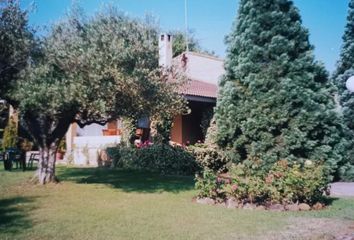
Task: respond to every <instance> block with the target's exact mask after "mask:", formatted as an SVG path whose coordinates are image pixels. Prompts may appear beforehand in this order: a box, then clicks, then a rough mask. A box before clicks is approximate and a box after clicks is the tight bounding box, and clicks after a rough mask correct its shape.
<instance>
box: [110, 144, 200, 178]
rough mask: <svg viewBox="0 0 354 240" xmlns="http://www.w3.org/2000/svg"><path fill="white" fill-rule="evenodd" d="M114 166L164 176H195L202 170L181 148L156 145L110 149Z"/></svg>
mask: <svg viewBox="0 0 354 240" xmlns="http://www.w3.org/2000/svg"><path fill="white" fill-rule="evenodd" d="M107 152H108V154H109V155H110V156H111V158H112V160H113V166H114V167H119V168H126V169H142V170H148V171H156V172H159V173H162V174H177V175H193V174H195V172H197V171H198V170H199V169H200V168H199V166H198V164H197V162H196V161H195V159H194V157H193V156H192V155H191V154H190V153H189V152H187V151H186V150H185V149H183V148H181V147H172V146H170V145H167V144H161V145H158V144H155V145H151V146H147V147H142V148H132V147H123V146H118V147H115V148H108V149H107Z"/></svg>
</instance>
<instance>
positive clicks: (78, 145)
mask: <svg viewBox="0 0 354 240" xmlns="http://www.w3.org/2000/svg"><path fill="white" fill-rule="evenodd" d="M119 143H120V136H85V137H84V136H82V137H74V145H73V149H72V153H71V154H72V156H66V159H67V161H71V162H72V163H73V164H75V165H81V166H83V165H84V166H98V165H99V162H100V161H101V160H102V159H101V157H102V154H101V151H102V150H104V149H106V148H107V147H111V146H116V145H117V144H119ZM68 158H72V159H70V160H69V159H68ZM103 160H104V159H103Z"/></svg>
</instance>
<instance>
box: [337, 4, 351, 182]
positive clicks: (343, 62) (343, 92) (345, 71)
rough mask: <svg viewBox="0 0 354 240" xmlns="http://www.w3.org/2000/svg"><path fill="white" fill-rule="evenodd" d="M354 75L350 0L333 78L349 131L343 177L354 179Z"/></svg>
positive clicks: (342, 171) (342, 170) (342, 169)
mask: <svg viewBox="0 0 354 240" xmlns="http://www.w3.org/2000/svg"><path fill="white" fill-rule="evenodd" d="M351 76H354V1H353V0H351V1H350V2H349V10H348V17H347V24H346V27H345V33H344V35H343V46H342V50H341V53H340V59H339V61H338V63H337V69H336V70H335V72H334V74H333V76H332V79H333V82H334V83H335V85H336V86H337V88H338V93H339V102H340V104H341V107H342V108H341V110H342V113H343V118H344V121H345V124H346V126H347V127H348V128H349V130H348V131H347V135H346V139H347V141H348V142H350V144H349V145H348V149H347V157H348V158H349V162H348V163H344V166H342V168H341V178H342V179H345V180H354V175H353V173H354V158H353V151H352V149H353V145H354V142H353V136H354V121H353V117H354V97H353V93H351V92H350V91H349V90H348V89H347V88H346V86H345V83H346V81H347V79H348V78H349V77H351Z"/></svg>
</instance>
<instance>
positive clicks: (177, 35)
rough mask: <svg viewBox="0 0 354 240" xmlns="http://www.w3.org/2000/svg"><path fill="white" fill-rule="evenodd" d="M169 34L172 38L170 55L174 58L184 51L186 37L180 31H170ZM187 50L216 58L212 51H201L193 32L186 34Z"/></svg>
mask: <svg viewBox="0 0 354 240" xmlns="http://www.w3.org/2000/svg"><path fill="white" fill-rule="evenodd" d="M169 34H171V35H172V37H173V42H172V53H173V57H176V56H178V55H180V54H182V53H183V52H185V51H186V48H187V46H186V35H185V32H182V31H178V30H177V31H170V32H169ZM188 48H189V51H193V52H199V53H205V54H208V55H212V56H216V54H215V53H214V52H213V51H208V50H206V49H203V48H202V47H201V45H200V42H199V40H198V39H197V38H196V37H195V35H194V32H193V31H189V32H188Z"/></svg>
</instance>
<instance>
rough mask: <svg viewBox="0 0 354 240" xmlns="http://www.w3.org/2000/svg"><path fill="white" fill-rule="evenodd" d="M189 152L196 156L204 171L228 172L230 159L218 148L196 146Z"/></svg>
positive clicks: (203, 145)
mask: <svg viewBox="0 0 354 240" xmlns="http://www.w3.org/2000/svg"><path fill="white" fill-rule="evenodd" d="M188 151H189V152H190V153H191V154H192V155H193V156H194V158H195V159H196V161H197V162H198V164H199V165H200V166H201V167H202V168H203V169H209V170H212V171H214V172H219V173H221V172H225V171H226V168H227V164H228V163H229V159H228V158H227V156H226V155H225V153H224V152H223V151H221V150H220V149H218V148H217V147H216V146H215V147H214V146H208V145H205V144H196V145H194V146H189V147H188Z"/></svg>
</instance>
